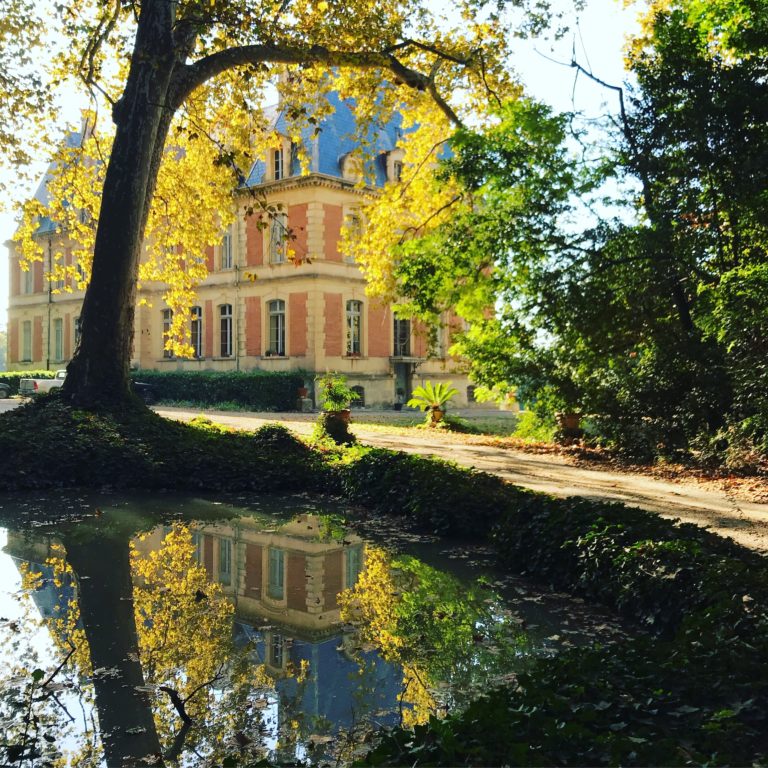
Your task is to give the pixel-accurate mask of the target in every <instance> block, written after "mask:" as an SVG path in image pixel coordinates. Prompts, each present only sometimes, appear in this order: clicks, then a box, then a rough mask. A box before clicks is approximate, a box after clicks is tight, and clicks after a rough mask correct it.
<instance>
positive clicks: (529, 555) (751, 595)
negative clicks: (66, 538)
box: [0, 396, 768, 765]
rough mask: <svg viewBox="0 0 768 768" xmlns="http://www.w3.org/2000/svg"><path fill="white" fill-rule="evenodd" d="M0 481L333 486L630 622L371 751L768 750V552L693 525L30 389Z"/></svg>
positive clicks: (401, 459)
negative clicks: (31, 398)
mask: <svg viewBox="0 0 768 768" xmlns="http://www.w3.org/2000/svg"><path fill="white" fill-rule="evenodd" d="M0 446H2V450H3V452H4V458H5V461H4V462H3V464H2V466H0V489H4V490H17V489H22V488H59V487H66V486H72V487H74V486H85V487H97V488H101V487H103V486H105V485H108V486H113V487H118V488H130V487H141V488H168V489H175V490H199V489H201V488H205V489H208V490H227V491H233V490H240V489H248V490H263V491H267V490H268V491H276V490H286V491H296V490H304V491H306V490H309V491H318V492H325V493H335V494H337V495H339V496H342V497H344V498H345V499H347V500H348V501H350V502H353V503H356V504H360V505H362V506H364V507H366V508H368V509H369V510H373V511H375V512H376V513H378V514H380V515H391V516H398V517H403V518H404V520H405V523H404V524H407V525H411V526H414V527H416V528H419V529H421V530H429V531H438V532H439V533H441V534H442V535H444V536H448V537H459V538H461V539H467V538H473V539H476V540H480V541H485V542H487V543H489V544H491V545H492V546H493V547H495V549H496V552H497V556H498V559H499V562H500V563H501V564H502V565H503V566H504V567H506V568H507V569H508V570H509V571H511V572H515V573H520V574H525V575H526V576H528V577H530V578H533V579H537V580H539V581H542V582H545V583H548V584H551V585H552V586H554V587H555V588H557V589H561V590H565V591H568V592H571V593H573V594H576V595H581V596H583V597H585V598H587V599H589V600H594V601H598V602H601V603H603V604H605V605H608V606H610V607H612V608H613V609H614V610H616V611H618V612H619V613H621V614H622V615H624V616H625V617H627V618H628V619H629V620H630V621H632V622H635V623H636V624H637V626H638V629H639V630H642V631H638V633H637V636H636V637H635V638H634V639H630V640H628V641H627V642H626V643H625V644H623V645H622V646H619V647H617V646H611V648H601V647H590V648H582V649H574V650H568V651H565V652H563V653H561V654H560V655H559V656H558V657H557V658H554V659H541V660H539V661H537V662H536V663H535V664H534V665H533V666H532V668H531V669H530V670H529V671H527V672H526V673H525V674H522V675H520V677H518V678H517V679H516V680H514V681H510V684H509V685H506V686H504V687H501V688H498V689H495V690H491V691H488V693H487V695H486V696H484V697H483V698H481V699H479V700H478V701H476V702H475V703H474V704H472V705H471V706H470V707H469V709H468V710H466V711H463V712H457V713H455V714H453V715H451V716H450V717H448V718H447V719H446V720H442V721H437V720H433V721H431V722H430V723H428V724H427V725H425V726H419V727H417V729H416V730H415V731H406V730H395V731H393V732H390V733H388V734H387V735H385V736H383V738H382V739H381V741H380V742H379V743H378V745H377V746H376V747H375V748H374V749H373V750H372V751H371V753H370V754H369V755H368V758H367V762H368V763H369V764H372V765H404V764H408V765H446V764H451V765H477V764H484V765H498V764H502V763H503V764H512V765H585V764H588V765H615V764H626V765H658V764H664V765H705V764H706V765H733V764H738V765H759V764H765V763H766V761H767V760H768V722H767V721H768V665H766V663H765V660H766V659H768V565H767V564H766V561H765V559H764V558H763V557H761V556H759V555H757V554H755V553H753V552H750V551H747V550H745V549H743V548H741V547H739V546H737V545H735V544H733V543H732V542H729V541H727V540H724V539H721V538H719V537H717V536H714V535H712V534H709V533H707V532H706V531H704V530H702V529H700V528H697V527H695V526H692V525H678V524H675V523H673V522H670V521H668V520H665V519H662V518H660V517H658V516H656V515H654V514H652V513H649V512H644V511H642V510H637V509H632V508H628V507H625V506H623V505H620V504H608V503H601V502H594V501H588V500H583V499H581V500H577V499H566V500H559V499H555V498H552V497H549V496H545V495H542V494H536V493H533V492H528V491H524V490H521V489H519V488H516V487H514V486H510V485H508V484H506V483H504V482H503V481H502V480H501V479H499V478H497V477H495V476H491V475H487V474H483V473H479V472H475V471H472V470H469V469H463V468H460V467H457V466H455V465H452V464H450V463H447V462H443V461H439V460H433V459H425V458H420V457H417V456H411V455H406V454H402V453H398V452H392V451H386V450H381V449H367V448H361V447H353V448H350V449H345V450H341V449H339V450H325V451H321V450H316V449H314V448H311V447H309V446H307V445H306V444H305V443H303V442H301V441H300V440H298V439H297V438H295V437H293V436H292V435H291V434H290V433H288V432H287V431H286V430H285V429H283V428H281V427H277V426H270V427H265V428H262V429H261V430H258V431H256V432H252V433H248V432H235V431H232V430H229V429H227V428H223V427H218V426H216V425H215V424H212V423H211V422H209V421H207V420H205V419H199V420H196V421H195V422H192V423H190V424H181V423H177V422H170V421H165V420H164V419H162V418H160V417H158V416H156V415H155V414H151V413H147V412H145V411H137V412H128V413H121V414H111V415H98V416H97V415H93V414H86V413H83V412H79V411H74V410H71V409H69V408H67V407H65V406H64V405H63V404H62V403H61V402H60V401H59V400H58V399H57V398H56V397H55V396H53V397H50V398H41V399H39V400H37V401H35V402H34V403H30V404H28V405H25V406H23V407H22V408H19V409H17V410H15V411H13V412H11V413H8V414H6V415H4V416H3V417H2V418H0Z"/></svg>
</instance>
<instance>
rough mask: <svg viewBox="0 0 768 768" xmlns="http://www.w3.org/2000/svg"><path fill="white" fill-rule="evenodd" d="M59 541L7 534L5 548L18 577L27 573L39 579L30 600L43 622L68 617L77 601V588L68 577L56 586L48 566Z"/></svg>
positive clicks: (51, 569)
mask: <svg viewBox="0 0 768 768" xmlns="http://www.w3.org/2000/svg"><path fill="white" fill-rule="evenodd" d="M55 544H56V541H55V540H54V539H53V538H52V537H49V536H46V537H41V536H30V535H25V534H21V533H17V532H15V531H8V540H7V544H6V546H5V550H4V551H5V552H7V553H8V554H9V555H10V556H11V559H12V560H13V564H14V565H15V566H16V568H17V569H18V571H19V573H24V572H25V571H26V572H28V573H29V574H30V575H32V576H34V577H36V581H35V589H34V590H32V592H31V593H30V596H31V598H32V600H33V602H34V603H35V607H36V608H37V610H38V612H39V613H40V616H41V617H42V618H43V619H55V618H60V617H61V616H63V615H65V614H66V612H67V610H68V606H69V603H70V601H71V600H73V599H74V597H75V584H73V582H72V580H71V578H70V577H69V574H62V575H60V577H59V578H60V582H61V583H59V584H56V580H55V577H54V572H53V568H51V567H50V566H49V565H46V564H45V562H46V560H48V558H49V557H51V556H52V555H53V549H52V548H53V546H54V545H55Z"/></svg>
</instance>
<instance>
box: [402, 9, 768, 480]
mask: <svg viewBox="0 0 768 768" xmlns="http://www.w3.org/2000/svg"><path fill="white" fill-rule="evenodd" d="M765 11H766V8H765V3H764V2H763V1H762V0H760V1H759V2H748V3H741V2H730V0H718V2H716V3H705V2H702V0H671V1H670V2H666V1H664V2H662V1H661V0H658V1H657V2H652V3H650V6H649V9H648V11H647V15H646V18H645V24H644V26H643V28H642V30H641V32H640V33H638V36H637V38H636V39H635V40H634V41H633V42H632V43H631V44H630V46H629V48H628V60H629V62H630V69H631V71H632V74H633V77H634V78H635V79H636V82H637V85H636V86H635V87H633V88H632V90H628V91H627V92H626V93H625V105H626V112H625V113H623V114H622V115H620V116H619V117H618V119H617V121H616V122H618V128H619V131H617V132H616V134H615V142H614V143H613V144H614V147H616V149H615V150H614V149H612V150H610V151H608V152H606V151H603V153H602V154H598V155H596V154H595V151H594V147H588V146H586V144H585V145H584V152H582V153H580V154H579V155H571V154H569V152H568V150H567V146H568V145H567V143H566V140H565V137H566V130H567V129H566V126H567V125H568V120H569V119H570V120H571V125H570V128H571V129H572V130H573V131H574V132H578V125H577V124H576V123H575V122H574V121H573V119H572V118H568V117H567V116H556V115H553V114H551V112H550V111H549V110H547V109H546V108H545V107H543V106H542V105H539V104H536V103H535V102H533V101H531V100H526V99H521V100H518V101H516V102H515V103H514V104H511V103H510V104H505V105H504V106H503V107H502V108H500V110H499V121H498V124H497V125H495V126H493V127H491V128H487V129H485V130H484V131H483V132H471V131H464V132H460V133H459V134H458V135H457V137H456V138H455V139H454V141H453V154H452V156H451V158H450V159H448V160H446V161H444V162H443V166H442V173H443V179H444V183H445V184H454V185H457V186H458V187H459V188H460V189H461V190H463V193H464V195H466V196H471V198H472V200H473V204H472V205H471V206H467V208H466V209H464V210H463V211H462V213H460V214H459V215H456V216H454V217H452V218H451V220H450V221H449V222H447V223H445V224H443V225H442V226H441V227H439V228H438V229H436V230H434V231H432V232H430V233H428V234H427V235H425V236H424V237H421V238H416V239H414V240H412V241H410V242H409V243H408V244H407V245H406V246H404V247H403V249H402V256H403V258H402V259H401V261H400V263H399V267H398V271H397V278H398V280H399V287H400V291H401V293H402V295H403V296H404V298H405V302H406V305H407V308H408V309H409V311H411V312H412V313H413V314H414V315H415V316H417V317H420V318H421V319H423V320H425V321H427V322H430V323H435V322H437V319H438V318H439V317H440V315H441V313H442V312H444V311H446V310H448V309H455V311H456V312H458V314H459V315H460V316H461V317H463V318H464V319H466V320H468V321H469V322H470V327H469V329H468V330H467V331H466V332H464V333H463V334H461V335H460V337H459V339H458V344H457V347H456V351H458V352H460V353H462V354H463V355H464V356H465V357H466V358H467V359H468V360H470V361H471V363H470V365H471V373H472V377H473V379H474V380H476V381H477V382H478V383H480V384H482V385H486V386H487V387H489V388H495V389H496V390H497V391H504V390H505V389H507V390H512V389H515V388H516V389H517V390H518V394H519V398H520V399H521V400H522V401H523V402H527V401H529V400H535V401H536V402H537V403H543V402H544V401H547V400H549V401H551V402H550V404H549V407H547V408H546V411H547V413H548V415H552V414H553V413H554V412H555V411H558V410H564V411H578V412H580V413H584V414H588V415H590V416H594V418H593V419H592V420H591V423H592V425H593V427H594V430H595V433H596V434H595V436H596V438H597V439H599V440H600V441H601V442H603V443H604V444H607V445H609V446H612V447H616V448H618V449H619V450H620V451H622V452H623V453H624V454H626V455H628V456H630V457H631V458H633V459H635V460H642V461H651V460H653V459H654V458H656V457H660V456H661V457H670V456H673V457H675V458H683V459H689V458H696V457H704V458H706V459H707V460H708V461H725V462H726V463H728V464H729V466H734V467H735V466H738V467H740V468H741V469H748V468H750V467H751V468H752V469H753V470H754V469H757V468H759V467H760V466H761V465H762V463H763V461H764V458H765V457H766V456H768V395H767V394H766V393H768V386H767V385H768V378H767V377H768V373H766V371H768V368H767V367H766V363H765V361H766V351H768V343H767V342H766V334H765V328H766V327H767V326H766V316H767V315H768V298H766V297H768V290H766V288H768V276H767V275H768V273H766V268H765V263H764V262H765V253H766V250H767V249H768V206H766V194H765V190H766V188H768V164H766V162H765V158H766V155H767V154H768V122H767V121H766V120H765V119H764V118H765V115H764V108H763V105H764V103H765V101H766V98H768V85H767V84H766V80H765V72H764V56H763V53H764V52H765V51H766V50H768V26H767V25H766V24H765V23H764V21H763V19H764V13H765ZM625 180H627V181H629V184H624V181H625ZM606 182H607V183H609V184H610V186H606ZM585 209H588V210H589V211H590V213H591V216H590V217H587V216H585V215H584V210H585ZM638 209H639V215H638ZM576 222H579V223H578V224H577V223H576ZM488 307H494V308H496V310H497V311H496V313H495V314H494V316H490V317H489V316H488V313H487V309H488ZM555 401H557V402H555ZM541 410H544V408H542V409H541Z"/></svg>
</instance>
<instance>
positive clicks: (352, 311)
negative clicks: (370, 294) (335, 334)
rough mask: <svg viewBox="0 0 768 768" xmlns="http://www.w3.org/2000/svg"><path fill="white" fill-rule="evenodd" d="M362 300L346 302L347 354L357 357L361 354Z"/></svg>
mask: <svg viewBox="0 0 768 768" xmlns="http://www.w3.org/2000/svg"><path fill="white" fill-rule="evenodd" d="M362 328H363V302H362V301H348V302H347V354H348V355H350V356H351V357H359V356H360V355H361V354H362V346H361V340H362V337H363V334H362Z"/></svg>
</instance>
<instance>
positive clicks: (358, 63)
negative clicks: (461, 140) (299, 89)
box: [169, 45, 461, 126]
mask: <svg viewBox="0 0 768 768" xmlns="http://www.w3.org/2000/svg"><path fill="white" fill-rule="evenodd" d="M268 63H269V64H327V65H328V66H331V67H354V68H356V69H383V70H389V71H390V72H392V74H393V75H394V76H395V82H396V83H402V84H404V85H407V86H408V87H409V88H415V89H416V90H419V91H428V92H429V94H430V95H431V96H432V98H433V99H434V100H435V103H436V104H437V106H438V107H439V108H440V110H441V111H442V112H443V114H444V115H445V116H446V117H447V118H448V119H449V120H450V121H451V122H452V123H454V124H455V125H457V126H461V120H460V119H459V117H458V115H457V114H456V113H455V112H454V111H453V109H452V108H451V106H450V105H449V104H448V103H447V102H446V101H445V99H443V97H442V96H440V94H439V93H438V92H437V89H436V87H435V85H434V83H433V82H432V81H431V80H430V78H429V77H427V76H426V75H424V74H423V73H421V72H418V71H416V70H415V69H411V68H410V67H407V66H405V64H403V63H402V62H401V61H400V60H399V59H398V58H397V57H396V56H394V55H393V54H391V53H387V52H377V51H333V50H330V49H329V48H326V47H325V46H322V45H313V46H311V47H309V48H293V47H290V46H274V45H244V46H238V47H234V48H227V49H226V50H223V51H218V52H217V53H212V54H210V55H209V56H206V57H204V58H202V59H200V60H199V61H196V62H195V63H194V64H188V65H186V66H184V67H180V68H179V70H178V74H177V75H176V76H175V78H174V83H173V85H172V88H171V94H170V99H169V102H170V106H171V109H172V111H176V110H177V109H179V107H180V106H181V105H182V103H183V102H184V101H185V99H186V98H187V97H188V96H189V95H190V94H191V93H192V91H194V90H195V88H198V87H199V86H201V85H203V83H205V82H207V81H208V80H210V79H211V78H213V77H216V75H220V74H221V73H222V72H226V71H227V70H229V69H234V68H237V67H242V66H245V65H247V64H268Z"/></svg>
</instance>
